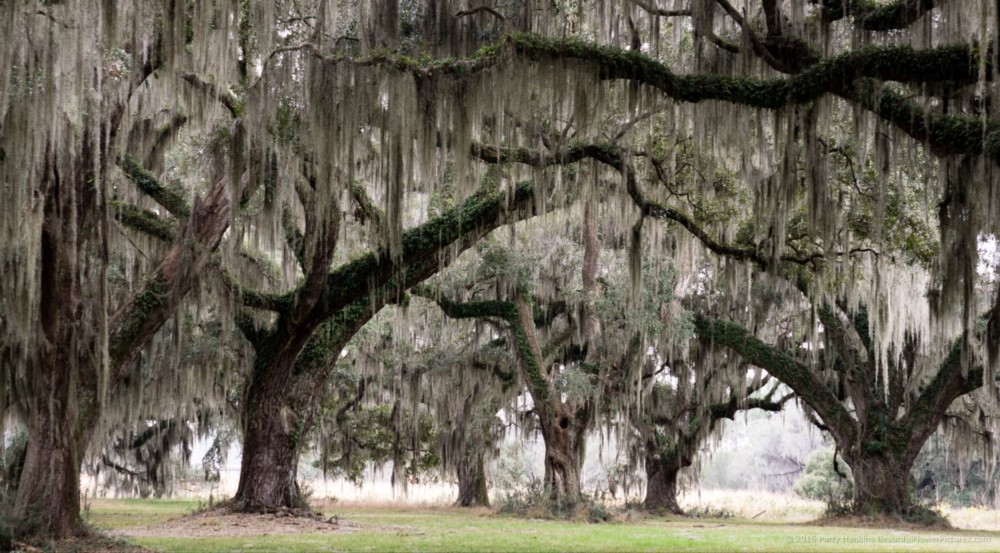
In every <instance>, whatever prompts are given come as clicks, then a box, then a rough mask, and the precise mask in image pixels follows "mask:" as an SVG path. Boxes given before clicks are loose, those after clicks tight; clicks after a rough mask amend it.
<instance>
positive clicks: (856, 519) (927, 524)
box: [806, 515, 956, 532]
mask: <svg viewBox="0 0 1000 553" xmlns="http://www.w3.org/2000/svg"><path fill="white" fill-rule="evenodd" d="M806 524H807V525H809V526H841V527H847V528H888V529H895V530H932V531H936V532H939V531H950V530H956V529H955V528H953V527H952V526H951V524H950V523H949V522H948V520H947V519H945V518H944V517H940V516H939V517H927V518H926V519H924V520H920V521H913V520H906V519H904V518H902V517H896V516H891V515H878V516H857V515H842V516H832V517H823V518H821V519H818V520H814V521H812V522H808V523H806Z"/></svg>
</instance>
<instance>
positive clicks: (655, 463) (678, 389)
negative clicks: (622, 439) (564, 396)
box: [630, 363, 794, 515]
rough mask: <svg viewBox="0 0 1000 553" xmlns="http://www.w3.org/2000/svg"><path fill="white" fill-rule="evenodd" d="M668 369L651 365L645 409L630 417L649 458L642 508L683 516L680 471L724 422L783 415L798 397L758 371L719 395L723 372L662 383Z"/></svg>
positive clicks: (680, 375)
mask: <svg viewBox="0 0 1000 553" xmlns="http://www.w3.org/2000/svg"><path fill="white" fill-rule="evenodd" d="M675 366H676V364H675ZM665 368H666V367H663V366H659V365H657V364H653V363H650V364H649V365H647V367H646V369H645V370H644V373H643V379H644V380H651V383H650V384H649V385H647V387H646V392H645V393H646V394H647V395H646V397H645V398H644V401H643V403H642V405H641V408H640V409H636V410H635V411H633V412H632V413H630V415H631V417H632V425H633V427H634V429H635V430H636V432H637V437H636V440H635V441H636V445H635V447H636V448H637V449H638V452H637V453H641V455H642V456H643V457H644V459H643V461H644V466H645V471H646V496H645V497H644V498H643V502H642V506H643V508H645V509H647V510H650V511H653V512H667V513H671V514H675V515H683V514H684V511H683V509H681V507H680V503H679V502H678V501H677V493H678V481H679V478H678V477H679V475H680V471H681V469H684V468H687V467H690V466H692V465H693V464H695V462H696V457H697V455H698V454H699V452H700V451H701V449H702V448H703V447H705V446H706V445H707V442H708V441H709V439H710V438H711V437H712V436H713V435H714V434H716V433H718V432H719V431H720V430H721V428H722V424H721V422H722V421H723V420H725V419H730V420H732V419H733V418H734V417H735V416H736V414H737V413H738V412H740V411H744V410H750V409H761V410H764V411H771V412H774V411H781V410H782V408H783V407H784V404H785V403H786V402H788V400H790V399H791V398H792V397H794V394H789V393H785V394H779V393H778V392H779V382H778V381H776V380H774V381H771V377H769V376H768V375H763V376H762V375H761V373H760V370H759V369H758V370H757V371H756V374H754V373H750V374H749V375H747V373H746V371H745V370H744V371H742V373H743V374H742V375H741V376H742V378H739V379H735V380H733V381H731V382H730V384H729V385H727V386H723V387H721V388H722V391H721V392H720V391H717V390H718V388H720V387H719V386H717V385H715V384H714V383H713V380H714V378H722V377H724V376H725V375H724V374H720V373H724V371H720V370H719V369H718V368H716V370H714V371H713V370H711V369H706V368H705V367H699V368H698V369H694V370H691V369H689V370H688V371H676V370H675V371H671V373H673V374H671V375H670V376H672V377H673V378H671V380H673V383H671V382H669V381H666V382H665V381H662V380H661V381H659V382H657V381H656V380H655V379H656V377H657V376H658V373H660V372H661V371H662V370H663V369H665ZM737 372H738V373H739V372H741V371H737ZM713 377H714V378H713ZM769 384H770V385H769ZM713 388H716V390H713ZM712 392H714V393H712ZM758 392H759V393H758ZM712 395H716V396H721V400H718V401H713V400H712V399H711V396H712Z"/></svg>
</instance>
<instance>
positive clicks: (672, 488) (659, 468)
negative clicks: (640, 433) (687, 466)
mask: <svg viewBox="0 0 1000 553" xmlns="http://www.w3.org/2000/svg"><path fill="white" fill-rule="evenodd" d="M680 470H681V467H680V465H679V464H678V463H675V462H674V463H672V462H662V461H660V460H659V459H652V458H650V456H649V455H647V457H646V499H644V500H643V502H642V507H643V509H646V510H647V511H653V512H667V513H670V514H673V515H683V514H684V510H683V509H681V506H680V504H679V503H678V502H677V475H678V474H679V473H680Z"/></svg>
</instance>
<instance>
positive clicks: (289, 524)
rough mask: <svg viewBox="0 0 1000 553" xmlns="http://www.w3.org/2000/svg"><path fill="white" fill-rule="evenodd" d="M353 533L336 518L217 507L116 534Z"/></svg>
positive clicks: (174, 535) (254, 534)
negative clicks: (245, 511) (253, 511)
mask: <svg viewBox="0 0 1000 553" xmlns="http://www.w3.org/2000/svg"><path fill="white" fill-rule="evenodd" d="M351 531H353V525H352V524H351V523H349V522H347V521H345V520H342V519H340V518H338V517H336V516H333V517H328V518H326V517H323V516H322V515H320V514H318V513H312V514H303V513H297V512H292V511H278V512H276V513H262V514H257V513H240V512H235V511H233V510H232V509H230V508H229V507H227V506H221V507H216V508H213V509H208V510H205V511H201V512H197V513H194V514H190V515H184V516H179V517H176V518H172V519H169V520H166V521H163V522H159V523H156V524H151V525H148V526H136V527H130V528H122V529H119V530H115V531H114V534H115V535H117V536H123V537H176V536H190V537H205V536H268V535H276V534H306V533H308V534H317V533H343V532H351Z"/></svg>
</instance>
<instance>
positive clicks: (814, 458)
mask: <svg viewBox="0 0 1000 553" xmlns="http://www.w3.org/2000/svg"><path fill="white" fill-rule="evenodd" d="M795 493H797V494H799V495H800V496H802V497H804V498H806V499H816V500H819V501H823V502H824V503H826V515H827V516H836V515H842V514H846V513H848V512H850V511H851V506H852V503H853V498H854V482H853V480H852V479H851V469H850V468H849V467H848V466H847V463H844V462H843V461H842V460H839V459H837V458H836V454H835V452H834V451H833V450H832V449H821V450H818V451H815V452H813V454H812V455H810V456H809V458H808V459H807V460H806V467H805V470H803V472H802V476H801V477H799V480H798V481H797V482H796V483H795Z"/></svg>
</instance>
